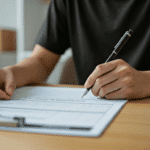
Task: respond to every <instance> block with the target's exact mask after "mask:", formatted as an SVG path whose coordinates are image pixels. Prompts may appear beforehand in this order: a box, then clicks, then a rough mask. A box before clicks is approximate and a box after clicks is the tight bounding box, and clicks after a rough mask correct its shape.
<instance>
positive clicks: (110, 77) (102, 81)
mask: <svg viewBox="0 0 150 150" xmlns="http://www.w3.org/2000/svg"><path fill="white" fill-rule="evenodd" d="M114 72H115V71H114V70H113V71H112V72H111V73H107V74H105V75H103V76H101V77H99V78H97V79H96V82H95V84H94V86H93V88H92V89H91V90H92V93H93V94H94V95H95V96H98V95H99V91H100V89H101V88H102V87H103V86H105V85H107V84H110V83H112V82H114V81H116V80H118V76H117V75H116V74H115V73H114Z"/></svg>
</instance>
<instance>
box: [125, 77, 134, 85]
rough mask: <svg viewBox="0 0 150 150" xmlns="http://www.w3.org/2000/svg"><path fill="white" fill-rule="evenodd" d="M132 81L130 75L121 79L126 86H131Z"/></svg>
mask: <svg viewBox="0 0 150 150" xmlns="http://www.w3.org/2000/svg"><path fill="white" fill-rule="evenodd" d="M132 82H133V79H132V77H126V78H124V79H123V83H124V85H126V87H131V86H132Z"/></svg>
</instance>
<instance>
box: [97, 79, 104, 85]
mask: <svg viewBox="0 0 150 150" xmlns="http://www.w3.org/2000/svg"><path fill="white" fill-rule="evenodd" d="M96 84H97V85H100V86H101V85H102V84H103V81H102V80H101V79H100V78H98V79H96Z"/></svg>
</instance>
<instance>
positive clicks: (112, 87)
mask: <svg viewBox="0 0 150 150" xmlns="http://www.w3.org/2000/svg"><path fill="white" fill-rule="evenodd" d="M122 88H123V86H122V84H120V80H115V81H114V82H112V83H109V84H107V85H105V86H103V87H102V88H101V89H100V90H99V93H98V94H99V96H100V97H106V95H108V94H109V93H113V92H116V91H118V90H120V89H122Z"/></svg>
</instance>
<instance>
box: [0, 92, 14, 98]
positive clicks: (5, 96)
mask: <svg viewBox="0 0 150 150" xmlns="http://www.w3.org/2000/svg"><path fill="white" fill-rule="evenodd" d="M0 99H4V100H9V99H11V96H9V95H7V94H6V93H5V92H4V91H2V90H0Z"/></svg>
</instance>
